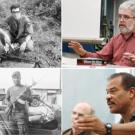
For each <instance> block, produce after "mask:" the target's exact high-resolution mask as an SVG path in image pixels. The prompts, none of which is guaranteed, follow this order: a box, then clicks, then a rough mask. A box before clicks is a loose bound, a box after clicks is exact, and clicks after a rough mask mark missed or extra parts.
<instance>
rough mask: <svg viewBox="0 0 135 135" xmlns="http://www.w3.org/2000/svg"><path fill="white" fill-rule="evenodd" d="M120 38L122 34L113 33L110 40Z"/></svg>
mask: <svg viewBox="0 0 135 135" xmlns="http://www.w3.org/2000/svg"><path fill="white" fill-rule="evenodd" d="M121 38H122V34H120V33H119V34H117V35H114V36H113V37H112V38H111V40H119V39H121Z"/></svg>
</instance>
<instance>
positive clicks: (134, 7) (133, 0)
mask: <svg viewBox="0 0 135 135" xmlns="http://www.w3.org/2000/svg"><path fill="white" fill-rule="evenodd" d="M122 9H130V10H131V12H132V14H133V16H134V17H135V0H126V1H125V2H123V3H122V4H121V5H120V7H119V10H122Z"/></svg>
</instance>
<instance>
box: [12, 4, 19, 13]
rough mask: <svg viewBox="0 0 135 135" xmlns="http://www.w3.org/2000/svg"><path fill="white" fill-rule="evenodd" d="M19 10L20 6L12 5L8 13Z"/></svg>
mask: <svg viewBox="0 0 135 135" xmlns="http://www.w3.org/2000/svg"><path fill="white" fill-rule="evenodd" d="M16 8H19V9H20V5H19V4H13V5H11V7H10V11H11V12H12V10H13V9H16Z"/></svg>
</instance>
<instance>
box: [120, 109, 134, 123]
mask: <svg viewBox="0 0 135 135" xmlns="http://www.w3.org/2000/svg"><path fill="white" fill-rule="evenodd" d="M129 121H130V122H133V121H135V112H134V113H133V115H132V117H131V118H130V120H129ZM120 123H124V120H123V119H121V120H120Z"/></svg>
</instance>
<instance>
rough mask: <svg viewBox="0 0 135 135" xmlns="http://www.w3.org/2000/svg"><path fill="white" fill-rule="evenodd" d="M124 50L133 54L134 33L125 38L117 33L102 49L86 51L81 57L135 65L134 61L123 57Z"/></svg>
mask: <svg viewBox="0 0 135 135" xmlns="http://www.w3.org/2000/svg"><path fill="white" fill-rule="evenodd" d="M126 52H128V53H132V54H135V33H132V34H131V35H130V36H129V37H128V38H127V39H125V37H124V36H123V35H122V34H118V35H116V36H114V37H112V38H111V39H110V41H109V42H108V43H107V44H106V45H105V46H104V47H103V49H102V50H100V51H97V52H95V53H91V52H86V54H85V55H84V56H83V57H94V58H102V59H104V60H107V61H111V62H112V63H113V64H116V65H121V66H132V67H135V63H133V62H131V61H129V60H127V59H125V58H123V54H124V53H126Z"/></svg>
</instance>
